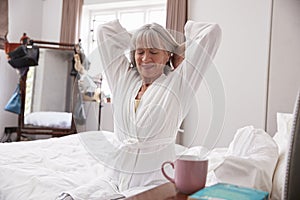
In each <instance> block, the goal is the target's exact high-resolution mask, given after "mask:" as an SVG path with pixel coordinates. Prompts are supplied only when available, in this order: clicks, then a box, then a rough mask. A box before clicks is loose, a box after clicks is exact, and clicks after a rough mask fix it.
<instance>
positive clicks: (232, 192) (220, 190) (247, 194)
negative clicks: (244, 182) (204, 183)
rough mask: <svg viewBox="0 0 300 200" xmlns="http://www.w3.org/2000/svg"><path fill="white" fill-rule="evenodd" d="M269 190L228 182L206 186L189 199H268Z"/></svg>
mask: <svg viewBox="0 0 300 200" xmlns="http://www.w3.org/2000/svg"><path fill="white" fill-rule="evenodd" d="M268 196H269V193H268V192H265V191H262V190H257V189H253V188H247V187H241V186H237V185H232V184H227V183H217V184H215V185H212V186H209V187H205V188H203V189H202V190H199V191H197V192H195V193H194V194H192V195H190V196H189V197H188V200H199V199H201V200H205V199H206V200H207V199H209V200H213V199H216V200H217V199H218V200H225V199H226V200H267V199H268Z"/></svg>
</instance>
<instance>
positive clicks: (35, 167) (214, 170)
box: [0, 97, 299, 200]
mask: <svg viewBox="0 0 300 200" xmlns="http://www.w3.org/2000/svg"><path fill="white" fill-rule="evenodd" d="M298 104H299V97H298V100H297V105H298ZM296 108H297V109H295V116H296V117H294V115H293V114H289V113H278V115H277V125H278V131H277V133H276V134H275V136H274V137H271V136H270V135H269V134H267V133H266V132H264V131H263V130H260V129H256V128H254V127H253V126H246V127H242V128H240V129H238V130H237V132H236V134H235V137H234V139H233V140H232V142H231V143H230V145H229V146H228V147H226V148H215V149H213V150H212V151H207V149H205V148H204V147H201V146H194V147H190V148H187V147H184V146H181V145H176V154H177V156H179V155H181V154H192V155H199V156H203V155H204V154H205V155H206V156H207V157H208V158H209V172H208V178H207V183H206V185H211V184H214V183H216V182H228V183H233V184H238V185H243V186H248V187H254V188H257V189H261V190H264V191H268V192H269V193H270V199H283V196H285V197H286V199H292V198H291V197H295V195H296V196H297V195H299V194H298V193H299V192H297V191H295V190H294V189H292V186H294V185H296V184H295V179H294V178H291V177H294V174H291V173H297V172H295V171H296V170H294V169H295V166H297V165H296V164H295V163H293V161H296V159H294V158H293V155H294V154H295V153H296V152H298V151H299V150H298V149H296V148H295V147H297V144H294V143H293V141H294V138H297V137H298V136H297V135H298V133H299V130H298V129H296V128H295V127H296V125H295V124H297V123H296V121H297V120H296V119H298V121H299V113H298V109H299V107H298V106H296ZM298 126H299V125H298ZM100 133H102V134H100ZM291 133H293V134H291ZM296 136H297V137H296ZM103 137H106V139H107V138H108V140H110V141H112V142H113V140H114V133H112V132H108V131H89V132H83V133H79V134H75V135H68V136H64V137H60V138H50V139H44V140H35V141H28V142H13V143H2V144H0V156H1V157H0V199H1V200H17V199H18V200H19V199H28V200H29V199H49V200H50V199H61V197H62V196H63V194H71V195H72V197H73V198H74V199H90V200H92V199H117V198H123V197H128V196H131V195H134V194H136V193H139V192H142V191H144V190H147V189H150V188H152V187H155V186H156V185H147V186H144V187H136V188H131V189H130V190H127V191H122V192H119V191H117V189H116V188H114V187H113V186H111V185H110V183H109V180H108V179H103V178H101V177H103V175H104V174H107V173H110V169H108V168H107V167H106V166H105V165H103V163H102V162H101V157H99V156H98V155H97V149H99V148H101V147H102V144H101V141H102V139H103ZM291 144H293V145H291ZM298 146H299V145H298ZM291 147H293V148H291ZM291 149H292V150H291ZM288 158H289V159H288ZM287 163H288V165H287ZM296 163H297V162H296ZM290 169H293V170H290ZM286 172H287V173H286ZM285 174H287V176H285ZM285 177H287V178H285ZM289 177H290V178H289ZM296 177H298V176H296ZM298 179H299V178H298ZM166 181H167V180H166ZM285 182H286V183H285ZM296 182H297V181H296ZM298 182H299V181H298ZM284 186H286V187H284ZM103 188H104V190H103ZM99 191H102V192H99ZM103 191H105V192H103Z"/></svg>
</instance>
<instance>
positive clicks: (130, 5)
mask: <svg viewBox="0 0 300 200" xmlns="http://www.w3.org/2000/svg"><path fill="white" fill-rule="evenodd" d="M86 2H88V1H86ZM86 2H85V3H86ZM114 19H119V20H120V23H121V24H122V26H124V27H125V28H126V29H127V30H129V31H131V30H134V29H137V28H139V27H140V26H142V25H143V24H147V23H151V22H156V23H158V24H161V25H162V26H165V24H166V0H151V1H149V0H147V1H145V0H139V1H133V0H131V1H115V2H113V3H111V2H108V3H101V4H93V5H89V4H88V3H87V4H85V5H84V6H83V17H82V26H81V40H82V47H83V49H84V50H85V52H86V54H87V55H93V52H94V51H98V50H97V36H96V30H97V27H98V25H100V24H102V23H105V22H108V21H111V20H114ZM95 55H97V53H95ZM93 67H94V66H93V65H91V68H90V70H89V74H91V73H93V74H91V75H94V76H95V75H97V72H98V73H101V72H100V69H98V70H97V69H92V68H93ZM95 68H97V67H96V66H95ZM90 72H91V73H90ZM102 77H103V80H102V88H101V90H102V91H103V92H104V94H105V95H109V96H111V93H110V91H109V88H108V86H107V82H106V80H105V76H102Z"/></svg>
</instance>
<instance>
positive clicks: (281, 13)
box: [267, 0, 300, 133]
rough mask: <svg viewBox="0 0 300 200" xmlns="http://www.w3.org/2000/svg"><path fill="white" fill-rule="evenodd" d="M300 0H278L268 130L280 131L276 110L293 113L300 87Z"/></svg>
mask: <svg viewBox="0 0 300 200" xmlns="http://www.w3.org/2000/svg"><path fill="white" fill-rule="evenodd" d="M299 19H300V1H299V0H285V1H281V0H274V9H273V26H272V40H271V41H272V43H271V52H270V66H271V67H270V78H269V97H268V105H269V106H268V113H267V122H268V123H267V131H268V132H269V133H275V132H276V113H277V112H289V113H292V112H293V109H294V104H295V101H296V96H297V92H298V91H299V89H300V78H299V75H300V56H299V52H300V38H299V35H300V20H299Z"/></svg>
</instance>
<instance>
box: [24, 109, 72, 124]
mask: <svg viewBox="0 0 300 200" xmlns="http://www.w3.org/2000/svg"><path fill="white" fill-rule="evenodd" d="M24 124H31V125H34V126H45V127H51V128H71V125H72V113H67V112H33V113H29V114H28V115H26V116H25V119H24Z"/></svg>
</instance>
